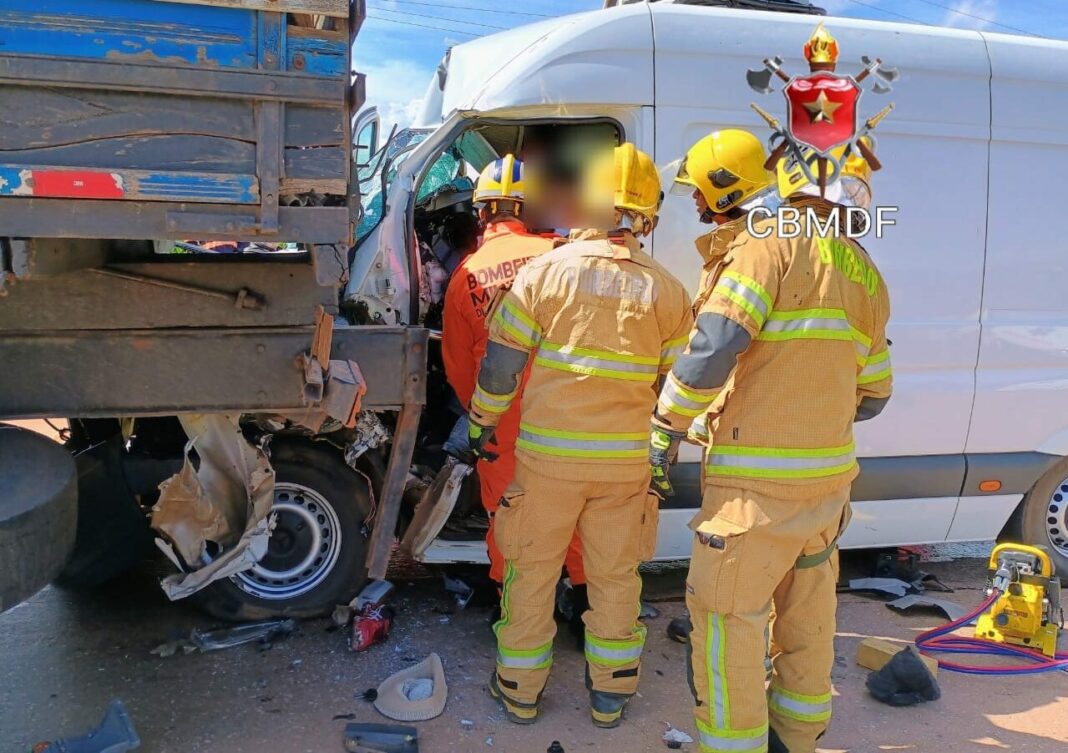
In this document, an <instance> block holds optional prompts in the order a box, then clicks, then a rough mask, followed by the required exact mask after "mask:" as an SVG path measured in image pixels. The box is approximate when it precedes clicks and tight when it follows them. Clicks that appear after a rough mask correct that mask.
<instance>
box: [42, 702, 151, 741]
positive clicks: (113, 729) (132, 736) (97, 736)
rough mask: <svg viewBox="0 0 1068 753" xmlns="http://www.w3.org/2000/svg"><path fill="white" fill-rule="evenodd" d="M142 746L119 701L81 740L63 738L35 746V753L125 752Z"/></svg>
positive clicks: (113, 704)
mask: <svg viewBox="0 0 1068 753" xmlns="http://www.w3.org/2000/svg"><path fill="white" fill-rule="evenodd" d="M139 747H141V738H140V737H138V736H137V731H136V730H135V729H134V726H133V722H132V721H130V715H129V713H127V711H126V707H125V706H123V705H122V701H120V700H119V699H117V698H116V699H115V700H114V701H112V702H111V704H110V705H109V706H108V710H107V711H106V712H105V713H104V718H103V719H101V720H100V724H98V725H97V726H96V727H95V728H93V729H91V730H90V731H88V732H86V733H85V734H84V735H81V736H80V737H65V738H63V739H62V740H56V741H54V742H45V743H37V745H34V746H33V751H34V753H126V751H129V750H135V749H137V748H139Z"/></svg>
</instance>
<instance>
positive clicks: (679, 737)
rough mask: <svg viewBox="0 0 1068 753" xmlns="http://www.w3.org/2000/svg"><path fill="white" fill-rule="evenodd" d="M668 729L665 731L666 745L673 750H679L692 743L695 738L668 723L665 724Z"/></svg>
mask: <svg viewBox="0 0 1068 753" xmlns="http://www.w3.org/2000/svg"><path fill="white" fill-rule="evenodd" d="M664 725H665V726H666V727H667V729H666V730H665V731H664V737H663V740H664V743H665V744H666V745H667V746H668V747H669V748H671V749H672V750H678V749H679V748H681V747H682V746H683V745H685V744H687V743H692V742H693V738H692V737H690V736H689V735H687V734H686V733H685V732H683V731H682V730H679V729H675V728H674V727H672V726H671V725H670V724H668V723H667V722H664Z"/></svg>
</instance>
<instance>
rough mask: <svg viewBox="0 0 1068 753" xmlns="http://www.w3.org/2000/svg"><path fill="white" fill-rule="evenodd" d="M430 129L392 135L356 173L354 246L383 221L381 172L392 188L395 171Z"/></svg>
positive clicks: (399, 132)
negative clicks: (357, 221) (357, 212)
mask: <svg viewBox="0 0 1068 753" xmlns="http://www.w3.org/2000/svg"><path fill="white" fill-rule="evenodd" d="M431 133H433V131H431V130H424V129H421V130H415V129H411V128H406V129H404V130H403V131H398V132H397V133H396V134H394V136H393V138H391V139H390V140H389V142H388V143H387V144H386V145H385V146H384V147H382V148H381V149H379V150H378V152H377V153H376V154H375V156H374V157H373V158H372V160H371V163H370V164H369V165H368V166H367V167H364V168H362V169H361V170H359V171H358V172H357V173H356V176H357V178H358V179H359V181H360V204H361V205H362V206H363V216H362V217H360V224H359V225H358V226H357V228H356V243H357V244H359V243H360V242H361V241H363V239H364V238H366V237H367V236H368V235H369V234H370V232H371V231H372V230H374V229H375V228H376V227H378V223H379V222H380V221H381V220H382V211H383V207H384V201H383V196H382V171H383V170H386V185H385V189H386V191H387V192H388V191H389V187H390V186H391V185H393V179H394V178H395V177H396V176H397V169H398V168H399V167H400V166H401V165H402V164H403V163H404V160H406V159H407V158H408V155H410V154H411V153H412V149H414V148H415V146H416V144H418V143H419V142H420V141H422V140H423V139H425V138H426V137H427V136H429V135H430V134H431Z"/></svg>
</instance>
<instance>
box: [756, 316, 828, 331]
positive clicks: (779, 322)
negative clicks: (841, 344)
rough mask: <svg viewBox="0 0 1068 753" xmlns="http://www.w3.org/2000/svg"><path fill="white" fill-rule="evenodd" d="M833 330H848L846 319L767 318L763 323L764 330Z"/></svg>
mask: <svg viewBox="0 0 1068 753" xmlns="http://www.w3.org/2000/svg"><path fill="white" fill-rule="evenodd" d="M813 330H833V331H837V332H849V321H848V320H847V319H838V318H825V317H813V318H811V319H769V320H768V321H767V322H766V323H765V324H764V331H765V332H811V331H813Z"/></svg>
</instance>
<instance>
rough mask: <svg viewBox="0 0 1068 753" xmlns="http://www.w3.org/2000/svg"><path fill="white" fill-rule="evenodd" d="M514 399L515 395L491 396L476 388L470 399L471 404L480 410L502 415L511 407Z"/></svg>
mask: <svg viewBox="0 0 1068 753" xmlns="http://www.w3.org/2000/svg"><path fill="white" fill-rule="evenodd" d="M514 398H515V393H512V394H511V395H491V394H490V393H488V392H486V391H485V390H483V389H482V387H476V388H475V394H474V395H473V396H472V397H471V402H472V403H475V404H476V405H477V406H478V407H480V408H482V409H483V410H484V411H485V412H486V413H504V412H505V411H506V410H508V408H509V407H510V406H511V405H512V400H513V399H514Z"/></svg>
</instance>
